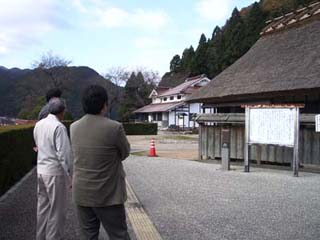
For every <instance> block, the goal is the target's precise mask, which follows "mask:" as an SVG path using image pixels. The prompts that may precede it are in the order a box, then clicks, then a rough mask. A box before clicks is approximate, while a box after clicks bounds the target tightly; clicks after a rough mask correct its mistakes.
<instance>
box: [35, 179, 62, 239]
mask: <svg viewBox="0 0 320 240" xmlns="http://www.w3.org/2000/svg"><path fill="white" fill-rule="evenodd" d="M67 186H68V184H67V177H66V176H65V175H58V176H49V175H43V174H38V206H37V240H61V239H63V228H64V224H65V217H66V216H65V214H66V208H67V190H68V187H67Z"/></svg>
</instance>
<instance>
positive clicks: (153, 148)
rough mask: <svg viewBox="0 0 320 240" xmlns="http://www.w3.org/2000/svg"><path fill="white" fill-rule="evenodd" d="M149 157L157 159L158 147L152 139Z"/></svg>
mask: <svg viewBox="0 0 320 240" xmlns="http://www.w3.org/2000/svg"><path fill="white" fill-rule="evenodd" d="M149 157H157V155H156V145H155V143H154V139H151V141H150V152H149Z"/></svg>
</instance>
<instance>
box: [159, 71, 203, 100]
mask: <svg viewBox="0 0 320 240" xmlns="http://www.w3.org/2000/svg"><path fill="white" fill-rule="evenodd" d="M205 78H206V75H204V74H202V75H199V76H196V77H192V78H187V79H186V81H185V82H184V83H182V84H180V85H178V86H176V87H174V88H171V89H169V90H167V91H165V92H162V93H161V94H159V95H158V97H164V96H170V95H175V94H191V93H193V92H194V91H195V90H197V89H198V87H193V86H192V85H193V84H195V83H196V82H198V81H199V80H202V79H205Z"/></svg>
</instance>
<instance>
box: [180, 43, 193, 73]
mask: <svg viewBox="0 0 320 240" xmlns="http://www.w3.org/2000/svg"><path fill="white" fill-rule="evenodd" d="M194 54H195V52H194V49H193V47H192V46H190V48H186V49H185V50H184V51H183V53H182V58H181V68H182V70H184V71H187V72H190V71H191V67H192V61H193V58H194Z"/></svg>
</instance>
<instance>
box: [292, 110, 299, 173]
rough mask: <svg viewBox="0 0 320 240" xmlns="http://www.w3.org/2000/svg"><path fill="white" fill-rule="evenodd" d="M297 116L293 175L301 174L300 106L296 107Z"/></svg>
mask: <svg viewBox="0 0 320 240" xmlns="http://www.w3.org/2000/svg"><path fill="white" fill-rule="evenodd" d="M295 111H296V118H295V130H294V147H293V176H295V177H298V176H299V129H300V120H299V108H296V109H295Z"/></svg>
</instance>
